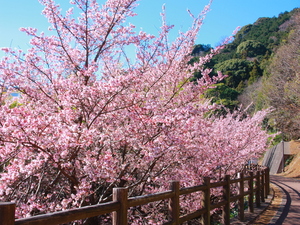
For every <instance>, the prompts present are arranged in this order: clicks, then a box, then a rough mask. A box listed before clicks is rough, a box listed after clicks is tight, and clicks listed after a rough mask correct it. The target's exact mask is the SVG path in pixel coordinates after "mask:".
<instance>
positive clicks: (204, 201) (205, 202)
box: [201, 177, 210, 224]
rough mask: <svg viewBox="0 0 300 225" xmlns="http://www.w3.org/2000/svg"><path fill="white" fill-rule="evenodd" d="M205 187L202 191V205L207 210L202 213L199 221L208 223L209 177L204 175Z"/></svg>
mask: <svg viewBox="0 0 300 225" xmlns="http://www.w3.org/2000/svg"><path fill="white" fill-rule="evenodd" d="M203 184H204V185H205V186H206V189H205V190H204V191H203V196H202V206H203V208H205V209H206V210H207V211H206V213H204V214H203V215H202V218H201V223H202V224H210V177H204V183H203Z"/></svg>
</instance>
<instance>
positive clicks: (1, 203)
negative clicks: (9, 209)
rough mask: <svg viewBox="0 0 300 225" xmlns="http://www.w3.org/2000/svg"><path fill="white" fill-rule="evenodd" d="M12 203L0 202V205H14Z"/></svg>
mask: <svg viewBox="0 0 300 225" xmlns="http://www.w3.org/2000/svg"><path fill="white" fill-rule="evenodd" d="M15 204H16V203H14V202H0V205H15Z"/></svg>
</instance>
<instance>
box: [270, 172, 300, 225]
mask: <svg viewBox="0 0 300 225" xmlns="http://www.w3.org/2000/svg"><path fill="white" fill-rule="evenodd" d="M271 182H272V183H274V184H276V185H277V186H279V188H280V189H281V190H282V192H283V196H284V198H283V200H282V204H281V207H280V209H279V211H278V213H277V216H275V217H274V218H273V220H272V221H271V223H269V224H274V225H281V224H283V225H297V224H300V179H299V178H287V177H281V176H276V175H272V176H271Z"/></svg>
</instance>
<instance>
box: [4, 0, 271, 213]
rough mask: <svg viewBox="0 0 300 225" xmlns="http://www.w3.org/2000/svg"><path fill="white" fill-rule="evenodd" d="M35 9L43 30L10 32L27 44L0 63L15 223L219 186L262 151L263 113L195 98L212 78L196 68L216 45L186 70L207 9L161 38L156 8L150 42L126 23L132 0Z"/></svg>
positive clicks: (164, 30) (7, 186)
mask: <svg viewBox="0 0 300 225" xmlns="http://www.w3.org/2000/svg"><path fill="white" fill-rule="evenodd" d="M40 2H41V3H42V4H43V5H44V6H45V9H44V11H43V14H44V15H45V16H46V17H47V18H48V21H49V23H50V25H51V26H50V28H49V29H50V30H52V31H53V32H55V34H54V35H52V36H47V35H45V34H43V33H38V32H37V30H36V29H33V28H22V29H21V30H22V31H23V32H26V33H27V34H28V35H30V36H31V37H32V39H31V41H30V44H31V48H30V49H29V50H28V51H27V52H26V53H24V52H22V51H19V50H13V49H9V48H5V49H3V50H4V51H5V52H6V53H7V54H6V56H5V57H4V58H3V59H2V60H1V62H0V82H1V84H0V87H1V95H0V101H1V105H0V112H1V117H0V172H1V173H0V200H1V201H15V202H16V203H17V213H18V215H17V216H18V217H24V216H30V215H35V214H39V213H46V212H52V211H57V210H65V209H68V208H74V207H81V206H85V205H92V204H98V203H101V202H105V201H109V200H111V194H112V188H114V187H128V189H129V194H130V195H141V194H147V193H151V192H155V191H160V190H163V189H166V188H168V181H169V180H174V179H176V180H177V179H179V180H181V181H182V185H185V186H191V185H195V184H200V183H201V182H202V180H201V179H202V176H211V177H212V178H213V179H221V178H222V176H223V175H224V174H225V173H226V174H234V173H235V172H237V171H239V170H240V169H241V168H242V165H243V164H244V163H245V162H246V161H247V160H248V159H249V158H251V157H253V156H257V155H259V154H261V153H262V152H263V151H264V150H265V148H266V142H267V137H268V135H267V134H266V132H265V131H263V130H262V129H261V122H262V120H263V118H264V116H265V115H266V113H267V112H259V113H257V114H255V115H253V116H251V117H250V116H248V117H245V114H244V112H234V113H232V114H231V113H228V115H226V116H223V117H216V116H213V114H212V113H211V112H212V110H214V109H215V108H216V106H214V105H210V104H209V101H208V100H205V99H203V97H202V94H203V92H204V91H205V90H207V89H208V88H210V87H212V84H214V83H215V82H217V81H219V80H221V79H222V78H223V77H224V76H223V75H222V74H219V76H217V77H211V76H210V75H209V73H210V70H208V69H204V68H203V65H204V63H205V62H207V61H208V60H210V58H211V57H212V56H213V55H214V54H217V52H218V51H219V50H220V49H221V47H219V48H216V49H215V50H213V51H212V52H211V54H208V55H207V56H205V57H201V58H200V59H199V62H197V63H194V64H193V65H190V64H188V61H189V60H190V59H191V55H190V53H191V52H192V48H193V46H194V44H195V39H196V37H197V33H198V31H199V29H200V27H201V25H202V22H203V19H204V17H205V15H206V13H207V11H208V9H209V7H210V4H211V2H210V3H209V4H208V6H207V7H206V8H205V9H204V10H203V11H202V12H201V13H200V14H199V15H198V16H194V15H192V14H191V16H192V18H193V19H194V22H193V24H192V26H191V28H190V29H189V30H188V31H186V32H181V33H179V35H178V37H177V39H176V40H175V41H174V42H171V43H170V42H169V41H168V34H169V32H170V30H171V29H172V26H169V25H166V23H165V14H164V10H163V12H162V18H163V24H162V26H161V30H160V33H159V35H158V36H153V35H149V34H146V33H145V32H142V31H141V32H136V29H135V27H134V25H132V24H130V23H128V22H127V20H126V19H127V18H128V17H131V16H135V13H134V9H135V7H136V6H137V2H138V1H137V0H107V1H106V3H105V4H103V5H99V4H98V2H97V1H96V0H72V1H70V3H71V4H73V5H74V6H75V7H76V10H79V11H80V17H79V18H75V15H74V12H73V9H72V8H71V9H70V10H68V11H67V12H66V13H65V14H63V13H62V12H61V10H60V7H59V5H57V4H56V3H55V2H54V1H53V0H40ZM128 46H134V48H135V49H136V57H135V58H134V59H132V58H129V57H128V54H126V53H127V50H128ZM196 71H201V73H202V74H203V77H202V78H201V79H199V80H198V81H197V83H193V82H190V78H191V77H193V74H194V72H196ZM11 93H19V94H20V96H19V97H17V98H13V97H11V95H10V94H11ZM186 204H187V206H188V207H196V206H197V204H195V203H194V202H193V201H187V202H186ZM149 211H150V210H149ZM146 213H149V212H146ZM146 218H147V217H144V219H146ZM160 219H161V218H160Z"/></svg>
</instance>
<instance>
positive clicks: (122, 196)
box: [113, 188, 128, 225]
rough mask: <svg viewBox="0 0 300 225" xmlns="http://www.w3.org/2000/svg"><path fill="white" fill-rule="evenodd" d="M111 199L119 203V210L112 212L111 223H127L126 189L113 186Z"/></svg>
mask: <svg viewBox="0 0 300 225" xmlns="http://www.w3.org/2000/svg"><path fill="white" fill-rule="evenodd" d="M113 201H117V202H119V203H120V204H121V208H120V210H118V211H115V212H113V225H127V224H128V219H127V211H128V189H127V188H114V189H113Z"/></svg>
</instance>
